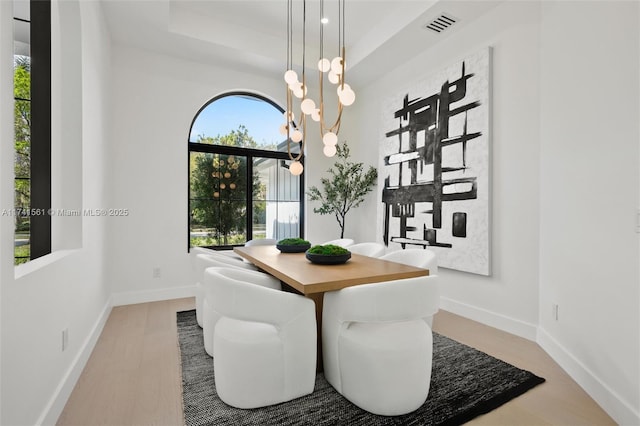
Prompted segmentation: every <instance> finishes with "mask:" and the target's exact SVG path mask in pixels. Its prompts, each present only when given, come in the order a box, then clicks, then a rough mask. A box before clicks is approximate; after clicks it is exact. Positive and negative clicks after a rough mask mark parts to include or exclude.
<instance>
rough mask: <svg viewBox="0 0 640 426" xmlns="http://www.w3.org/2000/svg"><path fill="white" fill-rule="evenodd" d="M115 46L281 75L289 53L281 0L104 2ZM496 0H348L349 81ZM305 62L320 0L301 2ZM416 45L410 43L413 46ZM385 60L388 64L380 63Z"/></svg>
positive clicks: (333, 40) (297, 28)
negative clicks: (445, 21) (440, 22)
mask: <svg viewBox="0 0 640 426" xmlns="http://www.w3.org/2000/svg"><path fill="white" fill-rule="evenodd" d="M102 3H103V8H104V12H105V15H106V17H107V24H108V26H109V29H110V32H111V36H112V39H113V40H114V41H115V42H116V43H119V44H124V45H131V46H135V47H138V48H141V49H145V50H150V51H154V52H158V53H163V54H167V55H171V56H174V57H178V58H183V59H186V60H190V61H195V62H201V63H209V64H217V65H220V64H221V63H222V64H224V66H225V67H228V68H232V69H237V70H246V71H251V72H263V73H269V74H273V76H274V77H276V76H279V75H281V74H282V73H283V72H284V70H285V67H286V56H287V42H286V40H287V38H286V37H287V1H286V0H209V1H205V0H195V1H194V0H102ZM498 3H500V1H485V0H469V1H459V0H347V1H346V3H345V15H346V19H345V22H346V25H345V33H346V34H345V40H346V51H347V53H346V56H347V68H348V70H349V73H350V76H349V78H350V80H351V81H352V84H353V83H355V84H356V85H358V84H364V83H366V82H369V81H371V80H373V79H375V78H377V77H379V76H380V75H381V73H382V72H383V71H382V70H384V69H388V63H389V61H394V62H396V63H402V62H403V61H406V60H408V59H410V57H411V56H412V55H413V52H414V51H416V50H417V51H424V50H426V49H428V48H429V47H430V46H432V45H434V44H435V43H438V42H439V41H440V40H442V39H443V38H444V37H447V36H448V35H449V34H451V33H453V32H454V31H457V30H458V29H459V28H461V27H463V26H464V25H466V24H468V23H469V22H471V21H473V20H474V19H476V18H477V17H478V16H480V15H481V14H483V13H484V12H486V11H487V10H489V9H491V8H493V7H495V6H496V5H497V4H498ZM302 5H303V2H302V0H294V2H293V8H294V10H293V16H294V19H293V20H294V35H293V37H294V51H293V52H294V58H293V60H294V63H295V64H297V65H300V64H301V63H302V48H301V45H302V42H301V41H302V40H301V38H302ZM337 8H338V6H337V0H326V1H325V4H324V9H325V15H328V17H329V24H328V25H326V26H325V27H324V28H325V29H324V33H325V35H324V44H325V56H327V57H329V56H331V57H333V56H336V55H337V53H338V49H337V45H338V42H337V31H338V30H337V27H338V26H337ZM306 9H307V10H306V16H307V18H306V22H307V31H306V41H307V42H306V46H307V48H306V64H307V67H310V66H315V63H316V62H317V60H318V58H319V48H318V46H319V27H320V23H319V18H320V6H319V0H307V2H306ZM441 13H445V14H447V15H450V16H453V17H455V18H457V19H458V20H459V21H458V23H456V24H455V25H454V26H452V27H451V28H450V29H448V30H446V31H444V32H443V33H441V34H437V33H435V32H432V31H430V30H427V29H425V28H424V26H425V25H426V24H427V23H429V22H431V20H433V19H434V18H436V17H438V16H439V15H440V14H441ZM414 46H415V48H414ZM384 64H387V66H383V65H384Z"/></svg>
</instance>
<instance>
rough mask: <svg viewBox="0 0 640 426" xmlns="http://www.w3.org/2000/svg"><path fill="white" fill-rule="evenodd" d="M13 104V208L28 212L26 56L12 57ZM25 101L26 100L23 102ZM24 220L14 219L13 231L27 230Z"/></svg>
mask: <svg viewBox="0 0 640 426" xmlns="http://www.w3.org/2000/svg"><path fill="white" fill-rule="evenodd" d="M13 95H14V97H15V98H16V100H15V102H14V118H13V127H14V133H15V136H14V138H15V139H14V151H15V155H14V174H15V177H16V178H27V179H16V180H15V186H14V207H15V208H16V209H18V210H28V209H29V208H30V207H31V184H30V180H29V179H28V178H29V177H30V176H31V102H29V101H28V99H30V98H31V64H30V60H29V58H28V57H25V56H19V57H16V60H15V61H14V67H13ZM23 99H26V100H23ZM28 221H29V219H28V218H27V217H22V216H20V215H16V216H15V226H16V229H24V228H25V227H27V228H28V226H29V225H28Z"/></svg>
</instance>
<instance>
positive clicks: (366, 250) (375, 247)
mask: <svg viewBox="0 0 640 426" xmlns="http://www.w3.org/2000/svg"><path fill="white" fill-rule="evenodd" d="M386 249H387V248H386V247H385V246H384V244H381V243H374V242H370V243H358V244H353V245H350V246H349V247H348V250H349V251H350V252H351V253H355V254H360V255H362V256H369V257H380V256H382V255H383V254H384V252H385V250H386Z"/></svg>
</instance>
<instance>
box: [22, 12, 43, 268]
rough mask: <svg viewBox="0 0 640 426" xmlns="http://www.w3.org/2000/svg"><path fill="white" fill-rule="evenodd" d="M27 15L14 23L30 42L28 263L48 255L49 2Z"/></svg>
mask: <svg viewBox="0 0 640 426" xmlns="http://www.w3.org/2000/svg"><path fill="white" fill-rule="evenodd" d="M29 15H30V20H29V21H26V20H24V19H20V18H17V17H14V18H13V19H14V20H19V21H22V22H28V23H29V36H30V39H31V41H30V77H31V95H30V99H29V100H28V101H29V102H30V104H31V127H30V137H31V142H30V157H31V158H30V164H31V170H30V175H29V180H30V186H31V191H30V209H29V212H26V213H27V214H29V216H30V217H29V221H30V223H29V242H30V253H29V259H30V260H33V259H37V258H39V257H42V256H45V255H47V254H50V253H51V215H50V214H49V210H50V209H51V1H50V0H30V1H29ZM21 100H24V99H21ZM20 179H25V178H23V177H21V178H20ZM17 213H20V214H24V213H25V212H17ZM14 258H16V259H17V258H19V257H15V255H14Z"/></svg>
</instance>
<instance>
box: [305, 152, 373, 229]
mask: <svg viewBox="0 0 640 426" xmlns="http://www.w3.org/2000/svg"><path fill="white" fill-rule="evenodd" d="M336 150H337V151H336V154H337V156H338V161H336V163H335V165H334V166H335V169H334V168H330V169H329V170H328V173H329V174H330V175H331V176H330V177H325V178H322V179H321V180H320V182H321V183H322V189H320V188H318V187H316V186H312V187H311V188H309V192H307V195H309V200H311V201H320V202H321V203H322V204H321V205H320V207H318V208H314V209H313V211H314V213H320V214H333V215H335V217H336V220H337V221H338V225H340V238H344V224H345V218H346V216H347V213H349V211H350V210H351V209H354V208H356V207H358V206H359V205H360V204H361V203H362V202H363V201H364V196H365V195H366V194H367V193H369V192H370V191H371V190H372V189H373V185H374V184H375V183H376V180H377V179H378V171H377V170H376V169H375V168H374V167H372V166H369V169H368V170H367V172H366V173H365V172H364V164H363V163H352V162H350V161H348V160H349V155H350V152H349V147H348V146H347V143H346V142H344V143H343V145H337V146H336Z"/></svg>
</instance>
